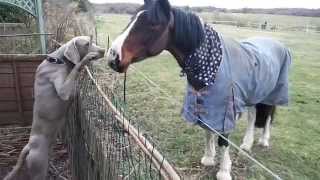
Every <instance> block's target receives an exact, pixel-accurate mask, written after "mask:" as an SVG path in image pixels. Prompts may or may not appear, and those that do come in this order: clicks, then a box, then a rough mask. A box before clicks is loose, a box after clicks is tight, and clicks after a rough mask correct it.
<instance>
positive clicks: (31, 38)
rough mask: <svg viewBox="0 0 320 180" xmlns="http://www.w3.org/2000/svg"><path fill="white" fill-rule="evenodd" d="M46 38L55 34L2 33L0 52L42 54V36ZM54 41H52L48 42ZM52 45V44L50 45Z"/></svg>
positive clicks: (0, 36)
mask: <svg viewBox="0 0 320 180" xmlns="http://www.w3.org/2000/svg"><path fill="white" fill-rule="evenodd" d="M41 36H44V37H45V38H46V39H47V38H48V37H49V36H50V37H52V36H53V34H50V33H46V34H40V33H32V34H6V35H2V34H1V35H0V44H2V46H0V54H40V53H41V48H40V47H41V46H40V37H41ZM48 43H49V44H50V43H52V42H51V41H50V42H48ZM49 47H51V46H49Z"/></svg>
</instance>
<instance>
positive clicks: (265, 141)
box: [258, 138, 269, 148]
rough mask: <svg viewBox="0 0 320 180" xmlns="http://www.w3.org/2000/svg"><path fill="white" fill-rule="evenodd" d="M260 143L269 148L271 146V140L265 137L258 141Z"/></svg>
mask: <svg viewBox="0 0 320 180" xmlns="http://www.w3.org/2000/svg"><path fill="white" fill-rule="evenodd" d="M258 145H260V146H262V147H266V148H267V147H269V141H268V140H267V139H265V138H260V139H259V141H258Z"/></svg>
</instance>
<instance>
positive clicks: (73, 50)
mask: <svg viewBox="0 0 320 180" xmlns="http://www.w3.org/2000/svg"><path fill="white" fill-rule="evenodd" d="M90 52H97V53H99V55H100V57H98V59H99V58H102V57H103V56H104V53H105V49H103V48H100V47H99V46H97V45H95V44H93V43H92V44H90V37H88V36H77V37H74V38H72V39H71V40H70V41H68V42H67V43H66V44H64V45H62V46H61V47H60V48H59V49H58V50H57V51H55V52H53V53H51V54H50V55H49V56H53V57H58V58H61V57H63V56H64V57H66V59H68V60H69V61H70V62H72V63H73V64H77V63H79V62H80V61H81V59H82V58H84V57H85V56H86V55H87V54H88V53H90Z"/></svg>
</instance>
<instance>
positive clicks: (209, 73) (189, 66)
mask: <svg viewBox="0 0 320 180" xmlns="http://www.w3.org/2000/svg"><path fill="white" fill-rule="evenodd" d="M204 31H205V38H204V40H203V42H202V43H201V45H200V47H198V48H197V49H195V51H194V52H193V53H191V54H190V55H188V56H187V57H186V58H185V59H184V67H183V70H182V73H183V74H186V75H187V79H188V82H189V83H190V84H191V85H192V87H193V88H195V89H196V90H200V89H202V88H204V87H206V86H209V85H212V84H213V83H214V82H215V78H216V74H217V72H218V69H219V66H220V63H221V61H222V47H221V41H220V37H219V35H218V33H217V32H216V31H215V30H214V29H213V28H212V27H210V26H209V25H207V24H205V25H204Z"/></svg>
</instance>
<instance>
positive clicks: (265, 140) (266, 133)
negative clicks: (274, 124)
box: [258, 116, 271, 147]
mask: <svg viewBox="0 0 320 180" xmlns="http://www.w3.org/2000/svg"><path fill="white" fill-rule="evenodd" d="M270 131H271V116H268V119H267V122H266V125H265V127H264V128H263V132H262V136H261V137H260V139H259V142H258V144H259V145H261V146H264V147H269V139H270Z"/></svg>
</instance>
